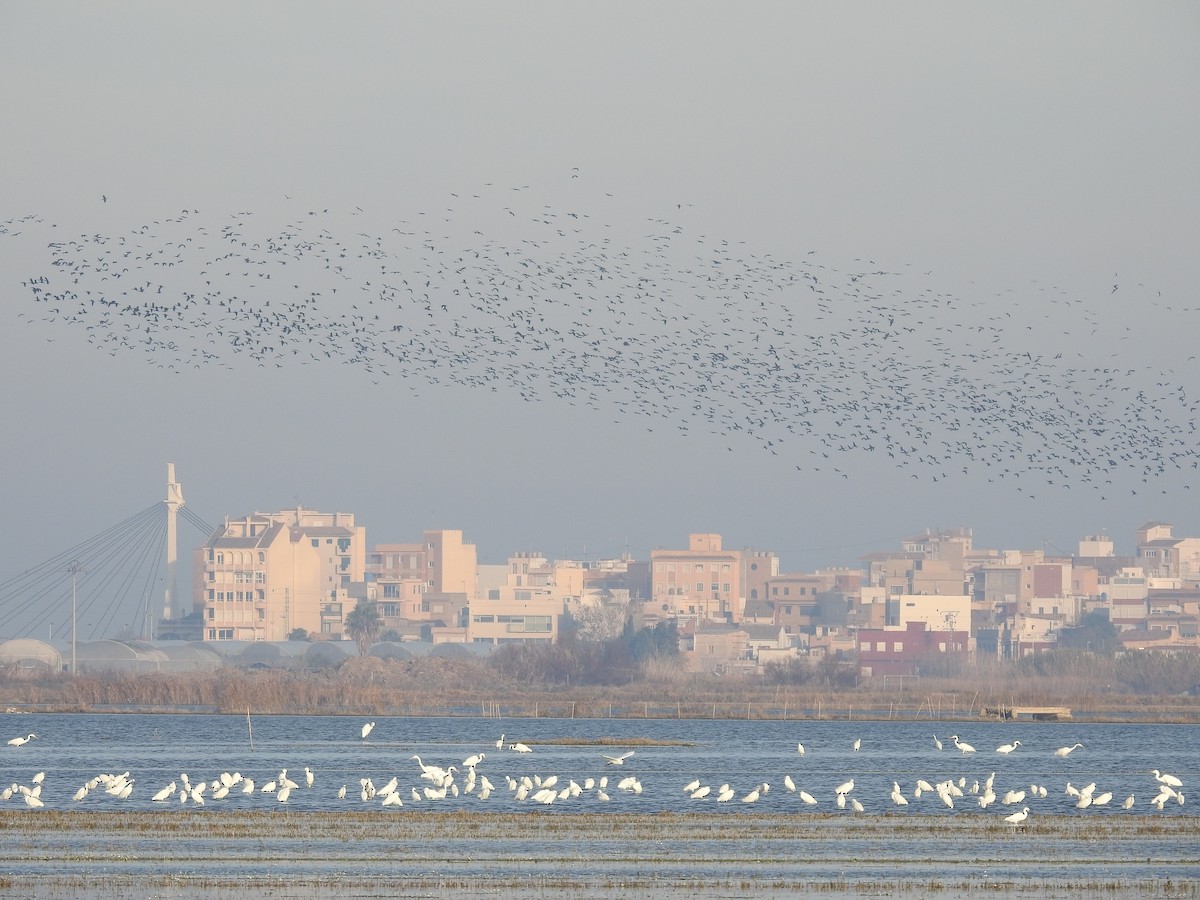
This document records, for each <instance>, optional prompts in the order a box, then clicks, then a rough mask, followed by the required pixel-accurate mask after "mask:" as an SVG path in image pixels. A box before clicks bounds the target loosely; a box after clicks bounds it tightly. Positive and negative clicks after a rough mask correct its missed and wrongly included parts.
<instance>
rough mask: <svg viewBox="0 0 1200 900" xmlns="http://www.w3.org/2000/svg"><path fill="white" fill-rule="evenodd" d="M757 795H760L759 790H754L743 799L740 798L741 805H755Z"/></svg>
mask: <svg viewBox="0 0 1200 900" xmlns="http://www.w3.org/2000/svg"><path fill="white" fill-rule="evenodd" d="M759 794H760V792H759V789H758V788H755V789H754V790H752V791H751V792H750V793H748V794H747V795H746V796H745V797H743V798H742V802H743V803H757V802H758V798H759Z"/></svg>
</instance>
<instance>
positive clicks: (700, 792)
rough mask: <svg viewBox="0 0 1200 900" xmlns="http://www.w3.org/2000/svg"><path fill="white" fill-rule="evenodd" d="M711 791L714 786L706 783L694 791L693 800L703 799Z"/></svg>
mask: <svg viewBox="0 0 1200 900" xmlns="http://www.w3.org/2000/svg"><path fill="white" fill-rule="evenodd" d="M711 792H712V788H711V787H709V786H708V785H707V784H706V785H704V787H702V788H699V789H697V790H695V791H693V792H692V799H693V800H703V799H704V798H705V797H707V796H708V795H709V794H710V793H711Z"/></svg>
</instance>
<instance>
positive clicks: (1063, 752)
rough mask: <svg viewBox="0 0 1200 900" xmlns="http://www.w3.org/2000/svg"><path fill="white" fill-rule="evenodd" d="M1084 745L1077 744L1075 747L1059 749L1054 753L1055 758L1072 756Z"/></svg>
mask: <svg viewBox="0 0 1200 900" xmlns="http://www.w3.org/2000/svg"><path fill="white" fill-rule="evenodd" d="M1082 746H1083V744H1075V745H1074V746H1073V747H1059V748H1058V749H1057V750H1055V751H1054V755H1055V756H1070V755H1071V753H1072V752H1074V751H1075V750H1078V749H1079V748H1080V747H1082Z"/></svg>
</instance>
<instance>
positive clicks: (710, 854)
mask: <svg viewBox="0 0 1200 900" xmlns="http://www.w3.org/2000/svg"><path fill="white" fill-rule="evenodd" d="M0 852H3V854H4V859H5V861H6V865H5V869H6V875H5V877H4V879H3V882H2V883H3V885H4V887H5V889H6V890H7V891H10V892H11V891H13V890H17V889H20V890H22V891H28V892H29V895H31V896H33V895H36V896H39V897H64V898H65V897H97V898H104V897H118V896H120V897H130V896H134V897H176V896H178V897H212V898H216V897H251V896H264V897H317V896H328V895H331V894H332V895H336V896H353V897H393V896H404V897H449V896H455V897H459V896H478V897H482V896H504V895H507V894H510V893H512V892H514V891H517V890H519V891H520V892H521V894H522V896H535V897H538V896H545V897H551V896H555V897H562V896H579V897H626V896H629V897H632V896H645V895H659V896H678V897H683V896H696V897H734V896H750V895H753V896H760V897H761V896H771V895H795V894H804V893H808V894H821V895H827V896H897V895H901V896H903V895H911V896H926V895H928V894H930V893H942V892H945V894H946V895H947V896H955V895H958V894H959V893H960V892H962V891H963V890H972V891H980V890H986V891H987V892H988V893H989V894H990V895H1008V894H1026V895H1030V896H1033V895H1037V896H1059V897H1091V896H1131V895H1135V896H1146V897H1194V896H1197V895H1198V894H1200V888H1198V887H1197V884H1198V882H1200V822H1198V821H1197V819H1196V818H1194V817H1170V818H1164V819H1155V818H1148V817H1126V818H1121V819H1111V820H1105V821H1103V822H1101V821H1097V820H1082V819H1079V818H1072V817H1068V816H1043V817H1041V818H1039V819H1038V820H1037V821H1036V823H1034V824H1031V825H1028V826H1022V827H1013V826H1010V825H1007V824H1005V823H1003V822H1002V821H999V820H997V819H985V818H981V817H971V818H965V817H964V818H955V819H951V818H946V817H932V816H911V815H897V814H894V813H887V814H881V815H877V816H853V817H851V816H842V815H836V814H832V813H822V814H813V815H806V816H796V815H780V814H775V815H751V814H746V813H740V812H731V813H730V814H729V815H721V816H713V815H711V814H709V813H703V812H688V813H658V814H649V815H641V814H604V813H588V814H575V813H542V812H537V811H535V812H531V813H524V812H522V813H515V814H513V813H491V812H488V813H483V812H475V811H473V812H438V811H429V810H423V811H411V812H410V811H405V810H397V811H394V812H393V811H388V810H371V811H369V812H362V811H360V812H346V813H303V814H296V813H291V812H288V811H286V810H271V811H269V812H253V811H233V812H230V811H215V810H213V811H207V810H206V811H204V812H203V814H200V815H189V816H180V815H178V813H176V812H174V811H162V812H145V813H142V812H139V813H132V814H121V813H95V814H91V815H86V816H80V815H78V814H75V813H70V812H46V811H42V812H41V813H39V814H37V815H26V814H24V813H21V812H14V811H5V812H2V813H0Z"/></svg>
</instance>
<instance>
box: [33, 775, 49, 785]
mask: <svg viewBox="0 0 1200 900" xmlns="http://www.w3.org/2000/svg"><path fill="white" fill-rule="evenodd" d="M45 780H46V773H45V772H38V773H37V774H36V775H34V776H33V783H34V784H41V783H42V782H43V781H45Z"/></svg>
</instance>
